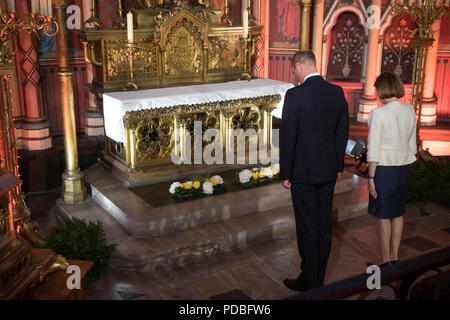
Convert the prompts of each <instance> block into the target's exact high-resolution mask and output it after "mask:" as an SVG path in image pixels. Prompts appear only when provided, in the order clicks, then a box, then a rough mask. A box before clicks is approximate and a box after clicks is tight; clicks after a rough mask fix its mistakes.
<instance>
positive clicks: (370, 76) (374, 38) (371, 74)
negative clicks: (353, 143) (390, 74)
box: [357, 0, 381, 122]
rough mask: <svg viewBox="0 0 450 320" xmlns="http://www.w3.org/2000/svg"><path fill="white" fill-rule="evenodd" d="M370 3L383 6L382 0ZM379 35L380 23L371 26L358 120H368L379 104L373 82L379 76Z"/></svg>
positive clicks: (374, 0) (373, 0)
mask: <svg viewBox="0 0 450 320" xmlns="http://www.w3.org/2000/svg"><path fill="white" fill-rule="evenodd" d="M370 4H371V5H375V6H378V7H379V8H381V0H372V1H371V3H370ZM379 36H380V26H379V25H378V26H377V25H374V26H372V28H369V37H368V41H367V60H366V63H367V67H366V79H365V82H364V89H363V95H362V97H361V99H360V100H359V111H358V118H357V120H358V122H367V120H368V118H369V113H370V111H372V109H374V108H376V106H377V104H378V102H377V96H376V90H375V86H374V85H373V84H374V83H375V80H376V78H377V76H378V74H377V73H378V60H379V59H380V58H381V57H380V56H379V54H378V52H379V51H378V42H379Z"/></svg>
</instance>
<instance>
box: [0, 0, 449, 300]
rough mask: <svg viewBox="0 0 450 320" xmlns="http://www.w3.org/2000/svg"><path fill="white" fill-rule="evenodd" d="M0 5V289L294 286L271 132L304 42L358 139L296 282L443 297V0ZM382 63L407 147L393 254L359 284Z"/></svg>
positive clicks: (189, 290) (286, 197)
mask: <svg viewBox="0 0 450 320" xmlns="http://www.w3.org/2000/svg"><path fill="white" fill-rule="evenodd" d="M0 19H1V21H0V30H1V33H0V39H1V47H0V50H1V51H0V83H1V88H0V96H1V99H0V106H1V110H0V120H1V127H0V132H1V139H0V161H1V162H0V197H1V198H0V204H1V206H0V300H3V299H5V300H18V299H26V300H29V299H32V300H78V299H86V300H179V299H181V300H190V299H194V300H224V299H225V300H282V299H287V298H292V297H293V296H294V295H295V294H296V293H295V292H293V291H291V290H289V289H287V288H286V287H284V286H283V279H284V278H286V277H289V276H294V275H295V274H296V273H298V271H299V266H300V262H301V258H300V257H299V255H298V252H297V242H296V234H295V220H294V213H293V208H292V202H291V194H290V192H286V190H285V189H283V188H282V186H281V185H280V181H279V164H278V163H277V156H278V154H277V152H278V141H277V140H278V131H279V129H280V126H281V110H282V106H283V100H284V95H285V93H286V91H287V90H288V89H290V88H293V87H294V86H297V85H299V83H297V82H296V80H295V77H294V73H293V72H292V66H291V64H292V63H291V60H292V57H293V55H294V54H295V52H297V51H298V50H311V51H312V52H313V53H314V55H315V57H316V67H317V71H318V72H319V73H320V75H321V76H322V77H323V78H324V79H326V80H327V81H329V82H331V83H333V84H337V85H339V86H341V87H342V88H343V90H344V94H345V98H346V100H347V103H348V110H349V118H350V134H349V139H350V140H349V141H352V143H353V144H354V145H356V146H357V147H359V148H360V149H358V152H356V151H355V150H356V149H357V148H356V147H355V148H354V149H353V150H350V151H352V152H348V153H347V154H346V156H345V170H344V173H343V174H342V175H341V176H340V178H339V179H338V181H337V183H336V188H335V191H334V200H333V239H332V241H333V242H332V250H331V255H330V258H329V262H328V267H327V271H326V278H325V286H324V287H323V288H317V289H315V290H314V292H311V293H309V295H308V294H306V295H304V296H302V295H299V296H298V297H297V298H298V299H347V300H377V299H378V300H380V299H383V300H398V299H411V300H413V299H427V298H428V299H437V300H439V299H444V298H445V297H446V298H447V299H448V296H449V291H448V288H449V284H450V282H449V279H450V277H449V275H450V209H449V208H450V185H449V181H450V62H449V60H450V3H449V1H448V0H423V1H422V0H412V1H408V0H405V1H403V0H395V1H391V0H242V1H241V0H0ZM382 72H392V73H394V74H396V75H398V76H399V77H400V78H401V80H402V81H403V83H404V87H405V95H404V97H403V98H401V101H402V102H405V103H409V104H411V105H412V106H413V107H414V108H415V111H416V115H417V118H418V122H417V123H418V125H417V128H418V129H417V137H418V143H419V149H418V150H419V151H418V154H417V159H418V160H417V161H416V163H415V164H414V166H413V173H412V178H411V179H412V182H411V189H410V193H409V194H408V204H407V207H406V208H407V209H406V213H405V224H404V232H403V236H402V242H401V245H400V253H399V254H400V256H401V260H402V261H401V262H400V264H399V266H398V268H395V269H393V271H392V272H391V273H390V274H389V275H390V278H389V279H386V281H385V282H383V285H382V287H381V289H378V290H369V289H367V288H363V287H362V286H361V283H365V280H364V282H361V281H362V280H361V279H362V278H361V277H360V276H361V275H362V274H366V267H367V263H368V262H370V261H373V260H374V259H375V258H374V257H378V255H379V250H378V238H377V225H376V220H375V219H374V218H373V217H371V216H370V215H368V213H367V210H368V202H369V192H368V174H367V160H366V158H365V152H366V151H367V150H366V144H367V137H368V131H369V128H368V119H369V114H370V112H371V111H372V110H374V109H375V108H377V107H379V106H380V105H381V103H380V101H379V100H378V99H377V96H376V90H375V87H374V82H375V80H376V78H377V76H378V75H380V73H382ZM237 129H239V130H242V132H244V130H254V132H256V134H257V135H258V136H257V139H256V140H255V141H257V143H256V142H255V145H254V146H255V150H256V151H255V152H257V153H258V154H259V156H260V158H259V160H261V161H259V160H257V161H256V162H252V160H254V159H253V158H252V156H251V155H250V150H251V148H252V147H251V145H252V141H253V140H252V139H251V137H247V138H248V139H247V138H246V137H245V136H244V138H243V139H244V140H243V141H244V151H247V150H248V151H249V154H247V153H246V152H244V154H243V155H242V154H239V152H238V151H237V147H236V146H235V145H234V136H233V133H232V132H233V130H237ZM207 132H212V133H213V134H216V133H217V135H214V139H213V140H211V139H212V138H211V137H209V138H207V137H206V133H207ZM197 133H199V134H200V137H199V138H197V137H196V134H197ZM191 136H192V137H193V141H194V143H193V144H191V142H192V141H191V138H190V137H191ZM245 139H247V140H245ZM207 141H213V143H212V144H211V145H213V146H212V147H211V145H208V144H207ZM195 143H197V144H195ZM194 144H195V146H194ZM198 145H200V155H199V153H198V152H197V151H198V150H197V149H196V148H197V146H198ZM208 148H210V149H208ZM202 150H204V151H203V153H202ZM208 150H209V151H208ZM211 150H213V151H211ZM207 151H208V152H209V155H211V157H212V159H213V160H214V161H209V160H211V159H210V158H211V157H209V158H208V157H207V154H206V153H207ZM261 154H263V156H261ZM174 155H175V156H174ZM225 155H226V161H225V160H224V159H225ZM229 155H230V157H231V158H232V161H228V160H229V159H228V156H229ZM174 157H175V158H176V159H174ZM208 159H209V160H208ZM267 159H271V161H272V162H271V164H267V161H266V162H265V163H264V161H265V160H267ZM262 160H264V161H262ZM208 161H209V162H208ZM255 167H256V168H255ZM247 173H248V177H246V174H247ZM325 287H326V288H325Z"/></svg>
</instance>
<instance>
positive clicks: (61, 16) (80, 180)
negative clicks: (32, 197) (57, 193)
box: [53, 0, 86, 203]
mask: <svg viewBox="0 0 450 320" xmlns="http://www.w3.org/2000/svg"><path fill="white" fill-rule="evenodd" d="M65 2H66V1H65V0H53V15H54V16H55V19H56V23H58V25H59V32H58V33H57V34H56V52H57V55H58V72H57V74H58V78H59V85H60V91H61V107H62V120H63V134H64V155H65V160H66V170H65V172H64V173H63V175H62V179H63V185H62V198H63V201H64V202H65V203H80V202H82V201H83V200H84V199H85V198H86V189H85V186H84V174H83V172H81V170H80V168H79V166H78V150H77V132H76V126H75V110H74V109H75V106H74V97H73V84H72V72H71V70H70V60H69V43H68V36H67V26H66V21H67V17H66V3H65Z"/></svg>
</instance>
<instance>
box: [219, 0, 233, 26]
mask: <svg viewBox="0 0 450 320" xmlns="http://www.w3.org/2000/svg"><path fill="white" fill-rule="evenodd" d="M229 10H230V6H229V5H228V0H225V1H224V3H223V16H222V17H221V18H220V21H222V22H224V23H226V24H227V25H228V26H229V27H231V26H232V25H233V19H232V18H231V16H230V15H229Z"/></svg>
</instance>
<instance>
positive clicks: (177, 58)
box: [164, 18, 203, 76]
mask: <svg viewBox="0 0 450 320" xmlns="http://www.w3.org/2000/svg"><path fill="white" fill-rule="evenodd" d="M202 47H203V40H202V34H201V33H200V32H199V31H198V27H197V26H195V25H194V24H193V22H192V21H188V20H187V19H186V18H183V19H182V20H181V21H178V22H177V23H176V24H175V25H174V26H173V27H172V28H171V32H170V33H169V34H168V36H167V41H166V43H165V57H166V59H165V64H164V72H165V74H166V75H170V76H175V75H180V76H184V75H186V74H189V73H193V74H200V73H201V72H202V71H203V70H202V69H203V48H202Z"/></svg>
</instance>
